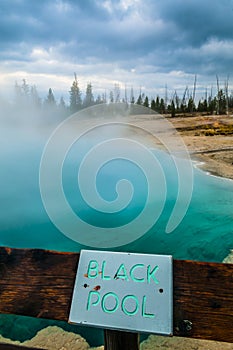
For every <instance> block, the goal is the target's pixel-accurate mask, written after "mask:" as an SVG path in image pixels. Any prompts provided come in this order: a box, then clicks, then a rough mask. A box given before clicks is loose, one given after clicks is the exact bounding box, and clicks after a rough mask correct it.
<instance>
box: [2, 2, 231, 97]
mask: <svg viewBox="0 0 233 350" xmlns="http://www.w3.org/2000/svg"><path fill="white" fill-rule="evenodd" d="M0 15H1V20H0V47H1V49H0V96H8V95H10V91H12V90H13V86H14V84H15V81H18V83H19V84H21V82H22V79H24V78H25V79H26V80H27V82H28V84H30V85H34V84H35V85H36V86H37V89H38V91H39V94H40V95H41V96H42V97H44V96H45V95H46V94H47V91H48V88H49V87H51V88H52V89H53V91H54V94H55V97H56V98H57V99H59V98H60V97H61V95H63V96H64V98H65V99H66V100H68V91H69V88H70V86H71V84H72V81H73V74H74V72H76V73H77V77H78V80H79V84H80V87H81V89H82V91H84V90H85V87H86V84H87V83H88V82H92V85H93V89H94V92H96V93H102V92H104V91H105V90H106V92H107V94H108V93H109V91H110V90H111V89H113V87H114V84H115V83H119V84H120V85H121V87H122V89H124V88H125V86H126V87H127V89H130V87H131V86H133V87H134V91H135V95H137V93H138V91H139V89H140V87H141V89H142V91H144V92H145V93H146V94H147V95H148V96H149V97H151V96H156V95H157V94H160V96H162V95H163V94H164V91H165V85H167V88H168V93H169V94H172V91H174V90H175V89H176V90H177V91H178V92H179V93H180V94H182V93H183V91H184V89H185V87H186V86H187V85H188V86H189V87H190V90H191V89H192V86H193V82H194V77H195V75H196V74H197V83H198V93H199V94H200V96H201V94H202V95H204V93H203V92H204V91H205V89H206V88H208V89H210V88H211V85H213V88H214V89H215V86H216V74H217V75H218V76H219V79H220V83H221V84H222V85H224V81H225V80H226V79H227V76H228V75H229V82H230V85H233V74H232V73H233V72H232V70H233V0H186V1H184V0H40V1H37V0H0ZM231 88H232V86H231ZM122 91H123V90H122ZM122 94H123V93H122Z"/></svg>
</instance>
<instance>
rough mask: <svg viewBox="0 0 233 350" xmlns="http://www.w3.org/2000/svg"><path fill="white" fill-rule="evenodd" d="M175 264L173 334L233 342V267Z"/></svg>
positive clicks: (192, 263)
mask: <svg viewBox="0 0 233 350" xmlns="http://www.w3.org/2000/svg"><path fill="white" fill-rule="evenodd" d="M173 265H174V267H173V271H174V281H173V283H174V335H179V336H185V337H193V338H202V339H215V340H219V341H228V342H233V265H230V264H215V263H204V262H194V261H182V260H174V262H173ZM187 321H189V322H191V323H192V325H191V323H189V322H187Z"/></svg>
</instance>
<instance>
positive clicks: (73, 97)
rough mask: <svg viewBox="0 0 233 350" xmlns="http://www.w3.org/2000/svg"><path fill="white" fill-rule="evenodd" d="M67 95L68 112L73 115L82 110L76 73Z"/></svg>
mask: <svg viewBox="0 0 233 350" xmlns="http://www.w3.org/2000/svg"><path fill="white" fill-rule="evenodd" d="M69 93H70V111H71V112H72V113H75V112H77V111H78V110H80V109H81V108H82V98H81V92H80V89H79V86H78V80H77V75H76V73H74V81H73V84H72V86H71V88H70V91H69Z"/></svg>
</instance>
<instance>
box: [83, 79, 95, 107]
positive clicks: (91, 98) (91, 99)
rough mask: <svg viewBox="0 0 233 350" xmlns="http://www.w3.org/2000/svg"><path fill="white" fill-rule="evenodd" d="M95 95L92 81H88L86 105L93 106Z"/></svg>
mask: <svg viewBox="0 0 233 350" xmlns="http://www.w3.org/2000/svg"><path fill="white" fill-rule="evenodd" d="M94 102H95V101H94V96H93V93H92V85H91V83H88V84H87V88H86V95H85V98H84V102H83V104H84V107H89V106H93V104H94Z"/></svg>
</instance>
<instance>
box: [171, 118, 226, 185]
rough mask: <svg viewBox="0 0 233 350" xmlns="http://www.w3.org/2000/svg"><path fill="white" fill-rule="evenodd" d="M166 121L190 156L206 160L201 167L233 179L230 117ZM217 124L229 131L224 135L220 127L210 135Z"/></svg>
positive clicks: (172, 119)
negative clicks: (182, 141)
mask: <svg viewBox="0 0 233 350" xmlns="http://www.w3.org/2000/svg"><path fill="white" fill-rule="evenodd" d="M169 121H171V122H172V124H173V125H174V126H175V127H176V129H177V130H178V132H179V133H180V135H181V136H182V138H183V140H184V142H185V144H186V146H187V148H188V150H189V151H190V153H191V157H192V158H193V159H196V160H200V161H202V162H204V163H205V164H203V165H202V168H203V169H205V170H206V171H209V172H210V173H212V174H214V175H218V176H223V177H227V178H230V179H233V132H232V129H233V116H196V117H184V118H179V117H178V118H169ZM207 125H208V126H207ZM202 126H203V128H202ZM218 126H224V127H226V128H231V130H230V132H229V133H226V135H224V134H221V133H220V132H221V128H220V132H218V130H217V132H216V133H215V134H211V131H213V130H214V129H213V128H216V129H217V128H218ZM197 128H198V129H197Z"/></svg>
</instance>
